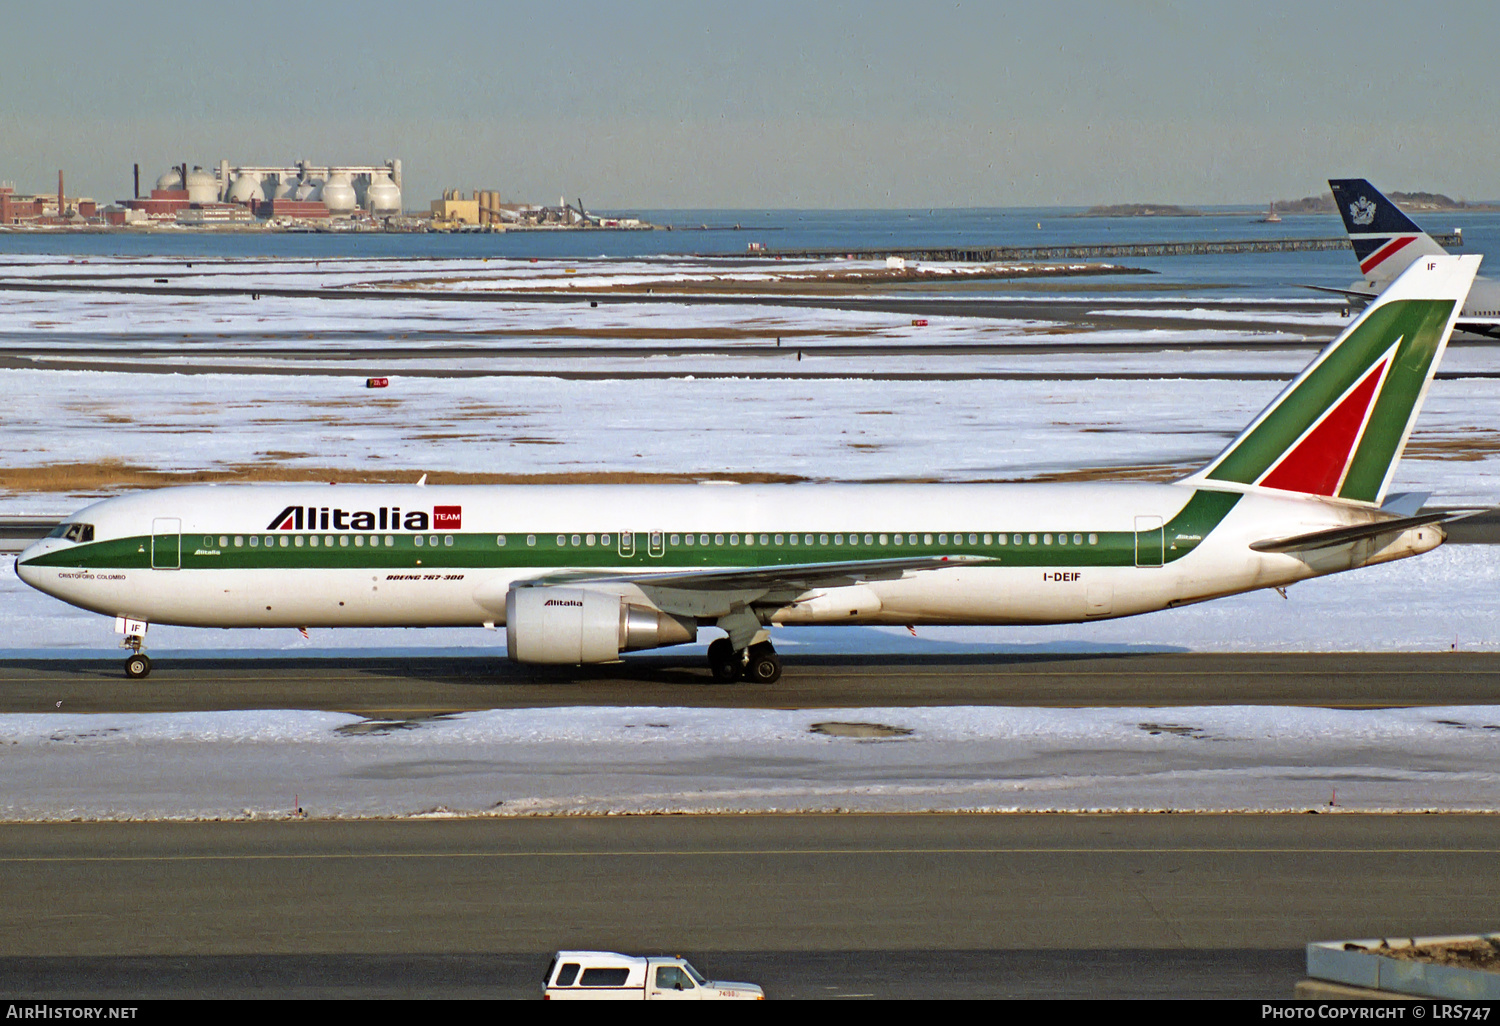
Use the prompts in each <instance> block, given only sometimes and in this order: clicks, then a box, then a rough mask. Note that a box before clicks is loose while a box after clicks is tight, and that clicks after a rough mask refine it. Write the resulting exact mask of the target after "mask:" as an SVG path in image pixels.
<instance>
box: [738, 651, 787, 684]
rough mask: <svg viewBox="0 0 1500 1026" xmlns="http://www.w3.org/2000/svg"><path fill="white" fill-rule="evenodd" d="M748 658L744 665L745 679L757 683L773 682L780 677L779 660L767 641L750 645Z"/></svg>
mask: <svg viewBox="0 0 1500 1026" xmlns="http://www.w3.org/2000/svg"><path fill="white" fill-rule="evenodd" d="M748 655H749V657H750V660H749V662H748V663H747V664H746V666H745V679H746V680H753V681H754V682H755V683H757V684H775V683H776V682H777V681H778V680H780V679H781V660H780V659H779V658H777V656H776V650H775V649H774V648H772V647H771V643H770V642H769V641H762V642H761V643H760V644H758V645H751V646H750V651H749V653H748Z"/></svg>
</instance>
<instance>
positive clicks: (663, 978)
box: [656, 965, 694, 990]
mask: <svg viewBox="0 0 1500 1026" xmlns="http://www.w3.org/2000/svg"><path fill="white" fill-rule="evenodd" d="M656 989H657V990H693V989H694V985H693V978H692V977H691V976H689V975H688V974H687V973H685V972H683V971H682V970H681V969H679V968H678V967H677V966H675V965H661V966H657V967H656Z"/></svg>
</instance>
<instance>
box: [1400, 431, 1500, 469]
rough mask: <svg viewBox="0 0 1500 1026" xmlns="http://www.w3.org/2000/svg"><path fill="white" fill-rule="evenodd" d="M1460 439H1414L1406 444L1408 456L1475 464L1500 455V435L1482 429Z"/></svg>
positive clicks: (1415, 458)
mask: <svg viewBox="0 0 1500 1026" xmlns="http://www.w3.org/2000/svg"><path fill="white" fill-rule="evenodd" d="M1469 430H1470V431H1471V432H1472V433H1471V434H1465V435H1462V436H1460V437H1453V436H1448V437H1444V438H1434V437H1430V436H1429V437H1422V436H1420V435H1418V436H1415V437H1413V438H1412V439H1411V440H1410V441H1408V442H1407V443H1406V455H1407V456H1410V457H1411V458H1412V459H1414V460H1456V461H1459V462H1463V463H1475V462H1478V461H1480V460H1485V459H1489V458H1490V457H1491V456H1494V455H1495V454H1497V453H1500V433H1497V432H1494V431H1485V430H1482V429H1480V428H1471V429H1469Z"/></svg>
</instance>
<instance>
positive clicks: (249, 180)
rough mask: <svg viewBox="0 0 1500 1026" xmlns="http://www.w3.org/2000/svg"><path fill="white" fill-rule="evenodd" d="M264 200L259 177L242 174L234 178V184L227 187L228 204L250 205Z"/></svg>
mask: <svg viewBox="0 0 1500 1026" xmlns="http://www.w3.org/2000/svg"><path fill="white" fill-rule="evenodd" d="M265 198H266V194H265V192H264V191H262V189H261V185H260V175H257V174H251V173H248V172H246V173H242V174H239V175H236V176H235V179H234V184H233V185H231V186H230V187H229V202H231V203H251V202H258V201H260V200H263V199H265Z"/></svg>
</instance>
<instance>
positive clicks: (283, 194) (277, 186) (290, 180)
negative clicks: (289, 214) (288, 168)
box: [267, 175, 297, 199]
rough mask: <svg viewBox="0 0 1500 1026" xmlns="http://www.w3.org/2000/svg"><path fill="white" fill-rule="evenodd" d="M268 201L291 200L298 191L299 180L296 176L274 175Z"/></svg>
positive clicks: (270, 183) (269, 183)
mask: <svg viewBox="0 0 1500 1026" xmlns="http://www.w3.org/2000/svg"><path fill="white" fill-rule="evenodd" d="M267 184H268V185H270V186H271V191H270V195H269V196H268V197H267V198H268V199H291V198H292V195H293V194H294V193H295V192H296V191H297V179H296V177H295V176H294V175H272V176H271V181H270V182H268V183H267Z"/></svg>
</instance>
